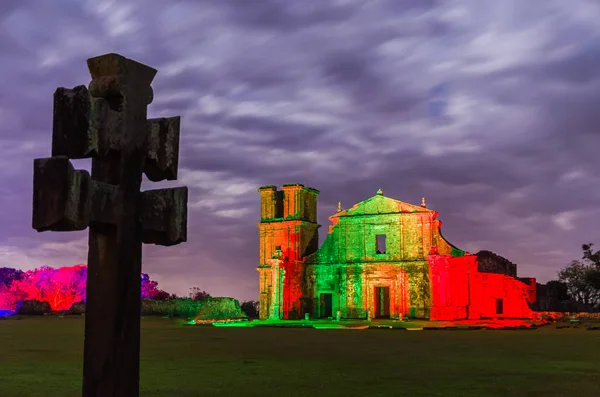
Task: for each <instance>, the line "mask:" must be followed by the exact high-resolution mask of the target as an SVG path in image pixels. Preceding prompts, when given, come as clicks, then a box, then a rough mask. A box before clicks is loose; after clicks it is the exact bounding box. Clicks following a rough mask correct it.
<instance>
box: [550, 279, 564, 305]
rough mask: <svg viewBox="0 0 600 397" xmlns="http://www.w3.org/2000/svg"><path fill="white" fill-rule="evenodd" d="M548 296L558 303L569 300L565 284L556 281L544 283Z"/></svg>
mask: <svg viewBox="0 0 600 397" xmlns="http://www.w3.org/2000/svg"><path fill="white" fill-rule="evenodd" d="M546 289H547V291H548V295H549V296H552V297H555V298H556V299H557V300H558V301H559V302H564V301H566V300H569V289H568V287H567V284H565V283H563V282H560V281H558V280H551V281H548V282H547V283H546Z"/></svg>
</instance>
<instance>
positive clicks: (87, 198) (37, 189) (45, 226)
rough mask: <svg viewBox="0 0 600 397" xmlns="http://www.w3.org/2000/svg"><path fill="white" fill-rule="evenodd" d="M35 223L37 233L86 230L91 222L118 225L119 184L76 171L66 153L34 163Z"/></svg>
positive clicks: (37, 160)
mask: <svg viewBox="0 0 600 397" xmlns="http://www.w3.org/2000/svg"><path fill="white" fill-rule="evenodd" d="M33 168H34V170H33V222H32V226H33V228H34V229H35V230H37V231H38V232H44V231H47V230H51V231H55V232H67V231H75V230H84V229H86V228H87V227H88V226H89V225H90V223H98V224H109V225H110V224H115V221H116V212H115V210H116V206H115V204H116V203H117V202H118V201H119V200H120V198H119V190H118V186H115V185H110V184H108V183H102V182H97V181H94V180H92V179H91V177H90V174H89V173H88V172H87V171H85V170H75V169H74V168H73V165H72V164H71V162H70V161H69V159H68V158H67V157H66V156H57V157H49V158H43V159H35V160H34V163H33Z"/></svg>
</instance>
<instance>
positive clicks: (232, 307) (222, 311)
mask: <svg viewBox="0 0 600 397" xmlns="http://www.w3.org/2000/svg"><path fill="white" fill-rule="evenodd" d="M246 318H247V317H246V315H245V314H244V312H243V311H242V309H241V308H240V302H238V300H237V299H233V298H207V299H205V300H204V301H203V302H202V305H201V306H200V310H199V311H198V314H197V315H196V320H201V321H202V320H204V321H206V320H238V319H239V320H241V319H246Z"/></svg>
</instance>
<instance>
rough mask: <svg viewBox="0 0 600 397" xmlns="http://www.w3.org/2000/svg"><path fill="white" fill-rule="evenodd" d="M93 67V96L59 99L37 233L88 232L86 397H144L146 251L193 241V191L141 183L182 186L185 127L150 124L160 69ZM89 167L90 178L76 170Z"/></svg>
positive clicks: (38, 172)
mask: <svg viewBox="0 0 600 397" xmlns="http://www.w3.org/2000/svg"><path fill="white" fill-rule="evenodd" d="M87 63H88V68H89V71H90V74H91V76H92V81H91V83H90V84H89V91H88V89H86V88H85V86H78V87H75V88H73V89H65V88H58V89H57V90H56V92H55V94H54V125H53V129H52V157H50V158H44V159H36V160H34V174H33V186H34V188H33V190H34V192H33V228H34V229H36V230H37V231H39V232H42V231H46V230H52V231H73V230H83V229H85V228H87V227H88V226H89V228H90V231H89V252H88V276H87V294H86V317H85V343H84V360H83V396H84V397H92V396H94V397H100V396H102V397H108V396H111V397H117V396H118V397H136V396H138V395H139V362H140V310H141V301H140V294H141V278H140V275H141V270H142V269H141V267H142V243H152V244H158V245H175V244H179V243H181V242H184V241H186V239H187V188H186V187H180V188H173V189H157V190H150V191H145V192H140V186H141V183H142V173H144V174H146V176H147V177H148V179H150V180H151V181H154V182H157V181H161V180H165V179H166V180H175V179H177V165H178V157H179V117H172V118H160V119H151V120H148V119H147V106H148V104H150V103H151V102H152V98H153V92H152V87H151V86H150V84H151V83H152V80H153V78H154V76H155V75H156V73H157V71H156V70H155V69H153V68H151V67H148V66H146V65H143V64H141V63H138V62H135V61H133V60H130V59H127V58H125V57H123V56H121V55H118V54H107V55H102V56H99V57H95V58H91V59H88V61H87ZM89 157H91V158H92V173H91V176H90V174H89V173H88V172H87V171H83V170H75V169H74V168H73V166H72V164H71V162H70V161H69V159H81V158H89Z"/></svg>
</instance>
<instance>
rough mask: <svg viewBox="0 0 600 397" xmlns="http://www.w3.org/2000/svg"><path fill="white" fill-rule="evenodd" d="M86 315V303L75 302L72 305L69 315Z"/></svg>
mask: <svg viewBox="0 0 600 397" xmlns="http://www.w3.org/2000/svg"><path fill="white" fill-rule="evenodd" d="M84 313H85V302H83V301H81V302H75V303H73V304H72V305H71V308H70V309H69V312H68V314H71V315H82V314H84Z"/></svg>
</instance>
